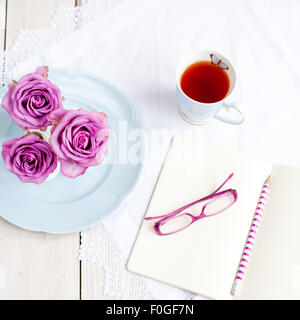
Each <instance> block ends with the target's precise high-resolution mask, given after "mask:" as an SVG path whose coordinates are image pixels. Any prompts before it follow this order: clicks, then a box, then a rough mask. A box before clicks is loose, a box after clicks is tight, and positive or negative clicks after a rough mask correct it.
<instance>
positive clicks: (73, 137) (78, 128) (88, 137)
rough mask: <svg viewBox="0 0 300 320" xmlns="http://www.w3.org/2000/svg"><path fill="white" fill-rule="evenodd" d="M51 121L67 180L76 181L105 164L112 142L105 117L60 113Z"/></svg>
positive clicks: (92, 113) (83, 112)
mask: <svg viewBox="0 0 300 320" xmlns="http://www.w3.org/2000/svg"><path fill="white" fill-rule="evenodd" d="M49 119H50V120H51V121H52V122H53V127H52V128H51V138H50V143H51V145H52V148H53V150H54V152H55V153H56V154H57V156H58V160H59V161H60V162H61V171H62V173H63V174H64V175H65V176H66V177H69V178H76V177H78V176H79V175H82V174H84V173H85V171H86V170H87V168H88V167H91V166H97V165H98V164H100V163H101V162H102V160H103V159H104V156H105V155H106V153H107V147H108V138H109V128H108V123H107V117H106V115H105V114H104V113H102V112H96V111H86V110H82V109H79V110H64V109H58V110H55V111H54V112H52V113H51V115H50V118H49Z"/></svg>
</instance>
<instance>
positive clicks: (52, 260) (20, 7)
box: [0, 0, 105, 300]
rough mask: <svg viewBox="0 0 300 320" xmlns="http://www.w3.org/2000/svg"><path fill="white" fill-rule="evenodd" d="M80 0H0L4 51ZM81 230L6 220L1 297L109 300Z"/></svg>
mask: <svg viewBox="0 0 300 320" xmlns="http://www.w3.org/2000/svg"><path fill="white" fill-rule="evenodd" d="M83 2H84V1H79V0H77V1H76V0H43V1H41V0H0V48H1V49H0V50H3V49H5V48H9V46H10V45H11V44H12V43H13V41H14V39H15V36H16V33H17V31H18V30H19V29H20V28H22V29H35V28H43V27H47V25H48V24H49V22H50V20H51V18H52V16H53V14H54V12H55V9H56V8H57V6H58V5H67V6H75V5H82V4H83ZM79 245H80V234H79V233H74V234H69V235H63V236H61V235H60V236H55V235H48V234H43V233H34V232H29V231H25V230H22V229H20V228H17V227H15V226H13V225H11V224H9V223H8V222H6V221H4V220H2V219H0V300H2V299H75V300H78V299H84V300H86V299H105V297H104V296H103V293H102V283H103V281H102V276H103V272H102V269H101V268H100V267H98V266H95V265H92V264H89V263H81V262H80V261H79V260H78V249H79Z"/></svg>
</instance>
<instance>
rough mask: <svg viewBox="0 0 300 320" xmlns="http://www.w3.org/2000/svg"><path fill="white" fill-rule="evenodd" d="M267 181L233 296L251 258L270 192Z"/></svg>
mask: <svg viewBox="0 0 300 320" xmlns="http://www.w3.org/2000/svg"><path fill="white" fill-rule="evenodd" d="M269 181H270V176H269V177H268V178H267V179H266V181H265V183H264V185H263V188H262V191H261V194H260V197H259V201H258V204H257V207H256V210H255V214H254V218H253V220H252V225H251V228H250V231H249V234H248V238H247V241H246V244H245V247H244V250H243V255H242V258H241V261H240V264H239V267H238V271H237V273H236V276H235V280H234V283H233V286H232V291H231V294H232V295H233V296H235V295H237V293H238V291H239V288H240V284H241V282H242V281H243V278H244V276H245V272H246V268H247V265H248V262H249V258H250V256H251V251H252V249H253V246H254V242H255V238H256V234H257V231H258V229H259V225H260V223H261V219H262V215H263V211H264V207H265V204H266V201H267V198H268V195H269V191H270V185H269Z"/></svg>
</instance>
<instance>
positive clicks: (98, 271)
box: [81, 262, 113, 300]
mask: <svg viewBox="0 0 300 320" xmlns="http://www.w3.org/2000/svg"><path fill="white" fill-rule="evenodd" d="M103 277H104V274H103V268H102V267H99V266H97V265H95V264H93V263H89V262H82V264H81V299H82V300H109V299H113V298H112V297H107V296H105V295H104V294H103V281H104V279H103Z"/></svg>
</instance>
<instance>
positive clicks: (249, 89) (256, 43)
mask: <svg viewBox="0 0 300 320" xmlns="http://www.w3.org/2000/svg"><path fill="white" fill-rule="evenodd" d="M96 2H97V1H93V5H95V3H96ZM110 2H111V3H113V5H112V6H108V7H107V8H106V9H103V11H100V9H99V10H98V11H97V12H98V14H97V15H96V16H95V17H93V21H92V22H90V23H86V22H85V23H82V21H81V20H80V16H79V18H78V14H77V15H76V23H75V28H74V29H78V30H77V31H75V32H73V33H72V34H69V35H68V36H67V37H64V38H63V39H62V40H60V41H59V42H56V43H54V44H53V45H52V46H51V47H49V48H47V50H41V51H40V52H38V53H36V54H35V55H33V56H31V57H29V58H28V59H26V60H24V61H23V62H22V63H20V64H18V65H17V66H16V67H15V69H14V70H13V73H12V74H13V76H15V77H16V78H17V77H18V76H19V75H21V74H23V73H24V72H31V71H32V70H33V69H34V68H35V67H36V65H39V64H43V65H44V64H47V65H49V66H50V68H51V67H64V68H67V69H71V70H82V71H90V72H93V73H96V74H98V75H100V76H101V77H102V78H104V79H106V80H108V81H110V82H111V83H113V84H114V85H115V86H117V87H118V88H119V89H120V90H121V91H122V92H123V93H124V94H125V95H126V96H127V97H128V98H129V100H130V101H131V102H132V104H133V105H134V107H135V108H136V109H137V110H138V112H139V113H140V116H141V118H142V122H143V125H144V127H145V129H146V130H148V131H149V130H150V129H153V128H169V129H174V130H175V129H176V130H184V129H187V128H190V126H189V125H188V124H186V123H185V122H184V121H183V120H182V119H181V118H180V117H179V114H178V111H177V103H176V97H175V69H176V64H177V62H178V61H179V60H180V58H181V57H182V56H183V55H185V54H186V53H187V52H189V51H191V50H196V49H199V50H201V49H213V50H215V51H218V52H220V53H222V54H224V55H225V56H227V57H228V58H229V59H230V60H231V62H232V63H233V65H234V67H235V68H236V72H237V86H236V89H235V92H234V94H233V99H234V100H235V101H236V102H237V104H241V105H243V106H245V107H246V108H247V110H248V116H247V121H246V123H245V124H244V125H243V126H230V125H226V124H223V123H219V122H212V123H211V124H209V125H208V126H205V127H198V128H194V129H195V130H197V131H198V132H199V133H200V134H201V135H202V136H203V137H204V138H205V139H207V140H209V141H212V142H213V141H216V142H218V143H225V144H227V145H229V146H233V147H236V148H238V149H240V150H244V151H247V152H249V153H253V154H255V155H258V156H262V157H264V158H266V159H269V160H271V161H273V162H275V163H281V164H288V165H299V161H300V152H299V147H298V140H299V136H300V135H299V133H300V126H299V124H298V123H299V119H300V107H299V101H300V90H299V86H300V59H299V56H300V42H299V41H298V39H299V33H300V3H299V2H298V1H297V0H287V1H280V0H278V1H275V0H266V1H259V0H248V1H247V0H244V1H239V0H214V1H204V0H185V1H183V0H172V1H161V0H151V1H147V0H128V1H126V0H123V1H122V0H115V1H110ZM82 12H83V13H84V11H82ZM83 16H84V14H83ZM78 19H79V20H78ZM164 147H166V146H164ZM156 148H158V146H155V145H152V146H150V152H151V150H152V152H153V150H156ZM163 149H164V148H161V149H160V150H163ZM159 169H160V163H159V162H157V163H155V164H148V165H145V167H144V169H143V172H142V175H141V177H140V179H139V181H138V184H137V186H136V188H135V189H134V190H133V192H132V193H131V194H130V195H129V196H128V197H127V199H125V201H124V202H123V204H122V205H121V206H120V208H119V209H118V210H116V212H114V213H113V214H112V215H110V216H109V217H107V218H106V219H104V220H103V221H102V222H101V223H100V224H98V225H96V226H94V227H91V228H88V229H87V230H83V231H82V247H81V253H80V254H81V259H83V260H89V261H93V262H95V263H97V264H100V265H104V268H105V271H106V273H105V278H106V279H105V280H106V281H105V293H107V294H108V295H111V296H115V297H117V298H120V299H124V298H128V299H134V298H136V299H139V298H140V299H142V298H152V297H153V298H158V299H167V298H170V299H172V298H191V297H193V296H192V295H191V294H189V293H187V292H184V291H181V290H178V289H175V288H172V287H168V286H166V285H162V284H159V283H157V282H155V281H151V280H148V279H144V278H142V277H137V276H134V275H132V274H129V273H127V272H126V271H125V262H126V260H127V258H128V256H129V253H130V249H131V247H132V245H133V243H134V239H135V237H136V234H137V231H138V226H139V224H140V222H141V219H142V217H143V215H144V213H145V210H146V207H147V205H148V201H149V198H150V196H151V192H152V190H153V186H154V184H155V181H156V179H157V175H158V172H159Z"/></svg>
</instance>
